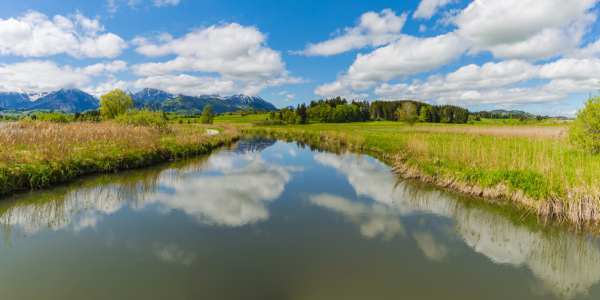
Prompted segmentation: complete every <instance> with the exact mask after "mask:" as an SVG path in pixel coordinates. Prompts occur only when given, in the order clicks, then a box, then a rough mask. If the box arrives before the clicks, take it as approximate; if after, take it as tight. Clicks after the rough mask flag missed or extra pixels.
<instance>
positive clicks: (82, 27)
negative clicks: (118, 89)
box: [0, 11, 127, 58]
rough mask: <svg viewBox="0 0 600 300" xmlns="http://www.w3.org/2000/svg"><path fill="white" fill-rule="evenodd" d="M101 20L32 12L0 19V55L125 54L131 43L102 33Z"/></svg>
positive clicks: (104, 55)
mask: <svg viewBox="0 0 600 300" xmlns="http://www.w3.org/2000/svg"><path fill="white" fill-rule="evenodd" d="M102 32H104V27H103V26H101V25H100V23H99V22H98V20H92V19H88V18H86V17H84V16H83V15H81V14H80V13H77V14H75V15H73V16H69V17H63V16H60V15H56V16H54V17H53V18H52V19H51V20H50V19H49V18H48V17H47V16H46V15H44V14H41V13H39V12H36V11H29V12H27V13H26V14H25V15H23V16H22V17H19V18H17V19H14V18H10V19H6V20H2V19H0V54H1V55H19V56H24V57H42V56H50V55H55V54H62V53H65V54H68V55H70V56H73V57H77V58H83V57H109V58H113V57H116V56H118V55H120V54H121V52H122V51H123V49H125V48H126V47H127V43H125V41H124V40H123V39H121V38H120V37H118V36H117V35H115V34H113V33H102Z"/></svg>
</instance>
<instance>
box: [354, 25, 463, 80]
mask: <svg viewBox="0 0 600 300" xmlns="http://www.w3.org/2000/svg"><path fill="white" fill-rule="evenodd" d="M466 48H467V46H466V43H465V41H464V40H463V39H461V38H460V37H458V36H457V35H455V34H452V33H448V34H444V35H440V36H436V37H431V38H417V37H413V36H403V37H402V38H401V39H400V40H398V41H396V42H394V43H392V44H390V45H388V46H385V47H382V48H379V49H377V50H375V51H373V52H371V53H369V54H366V55H361V54H359V55H358V56H357V58H356V60H355V61H354V63H353V64H352V66H350V68H349V69H348V76H349V77H350V78H352V79H357V80H384V81H387V80H392V79H395V78H398V77H401V76H407V75H412V74H417V73H420V72H424V71H428V70H432V69H437V68H439V67H441V66H443V65H446V64H447V63H449V62H451V61H452V60H454V59H456V58H458V57H459V56H460V55H462V53H463V52H464V51H465V50H466Z"/></svg>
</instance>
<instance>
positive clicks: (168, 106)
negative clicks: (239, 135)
mask: <svg viewBox="0 0 600 300" xmlns="http://www.w3.org/2000/svg"><path fill="white" fill-rule="evenodd" d="M207 104H209V105H210V106H211V107H212V109H213V111H214V112H215V113H223V112H228V111H230V112H233V111H237V110H244V107H242V106H239V105H236V104H235V103H233V102H231V101H228V100H222V99H219V98H199V97H191V96H179V97H177V98H175V99H173V100H169V101H166V102H164V103H163V104H162V105H161V106H160V108H161V110H162V111H167V112H173V113H178V114H188V115H191V114H196V113H202V110H204V107H205V106H206V105H207ZM245 110H247V108H246V109H245Z"/></svg>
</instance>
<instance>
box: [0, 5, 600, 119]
mask: <svg viewBox="0 0 600 300" xmlns="http://www.w3.org/2000/svg"><path fill="white" fill-rule="evenodd" d="M1 7H2V9H1V10H0V92H27V93H40V92H48V91H53V90H57V89H60V88H79V89H82V90H84V91H87V92H89V93H92V94H95V95H101V94H103V93H106V92H108V91H110V90H112V89H114V88H121V89H130V90H133V91H136V90H139V89H141V88H144V87H150V88H157V89H162V90H165V91H168V92H171V93H176V94H179V93H181V94H186V95H201V94H221V95H230V94H235V93H244V94H250V95H259V96H261V97H262V98H264V99H265V100H268V101H270V102H272V103H274V104H275V105H276V106H278V107H284V106H288V105H294V106H295V105H297V104H298V103H303V102H308V101H310V100H312V99H322V98H327V97H335V96H343V97H346V98H347V99H356V100H375V99H384V100H396V99H414V100H419V101H425V102H428V103H431V104H453V105H459V106H463V107H467V108H469V109H470V110H490V109H494V108H502V109H521V110H527V111H530V112H533V113H537V114H544V115H545V114H548V115H573V114H574V113H575V111H576V109H578V108H581V107H582V106H583V102H584V101H585V100H586V99H587V98H588V94H589V93H590V92H595V91H596V90H597V89H598V88H599V85H598V79H600V59H599V57H600V40H599V37H600V36H599V33H600V31H599V28H600V27H599V26H600V25H599V24H598V20H597V19H598V4H597V0H572V1H565V0H477V1H458V0H416V1H232V0H215V1H191V0H103V1H42V0H37V1H33V0H22V1H5V0H3V1H2V3H1Z"/></svg>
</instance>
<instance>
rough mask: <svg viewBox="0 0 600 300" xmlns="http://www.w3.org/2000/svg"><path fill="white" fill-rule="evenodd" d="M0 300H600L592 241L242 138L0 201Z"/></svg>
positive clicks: (355, 162) (371, 171)
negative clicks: (185, 156)
mask: <svg viewBox="0 0 600 300" xmlns="http://www.w3.org/2000/svg"><path fill="white" fill-rule="evenodd" d="M0 235H1V237H2V238H1V239H0V248H1V249H2V250H1V251H0V298H2V299H200V298H202V299H600V287H599V286H598V284H597V283H598V281H599V280H600V247H599V244H598V242H597V240H595V239H593V238H591V237H588V236H584V235H577V234H573V233H571V232H569V231H567V230H563V229H559V228H546V227H543V226H540V225H539V224H538V222H537V220H535V217H531V216H524V215H522V214H521V213H520V212H518V211H516V210H514V209H512V208H510V207H502V206H496V205H492V204H486V203H482V201H473V200H469V199H464V198H461V197H458V196H455V195H452V194H450V193H448V192H445V191H443V190H440V189H437V188H433V187H426V186H423V185H418V184H414V183H411V182H406V181H402V180H398V179H397V178H396V176H395V175H394V174H393V173H392V172H391V170H390V167H388V166H386V165H385V164H384V163H382V162H380V161H378V160H376V159H375V158H373V157H370V156H367V155H358V154H352V153H349V152H327V151H317V150H314V151H312V150H311V149H309V147H305V145H302V144H300V143H286V142H284V141H275V140H268V139H252V140H247V139H243V140H242V141H241V142H239V143H238V144H236V145H235V146H234V147H232V148H231V149H227V150H222V151H219V152H215V153H213V154H212V155H210V156H206V157H198V158H195V159H191V160H187V161H181V162H175V163H171V164H165V165H161V166H157V167H154V168H149V169H143V170H134V171H127V172H122V173H118V174H105V175H97V176H90V177H86V178H82V179H80V180H77V181H76V182H73V183H71V184H68V185H64V186H58V187H56V188H53V189H49V190H44V191H30V192H25V193H21V194H19V195H16V196H11V197H6V198H3V199H2V200H0Z"/></svg>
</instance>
